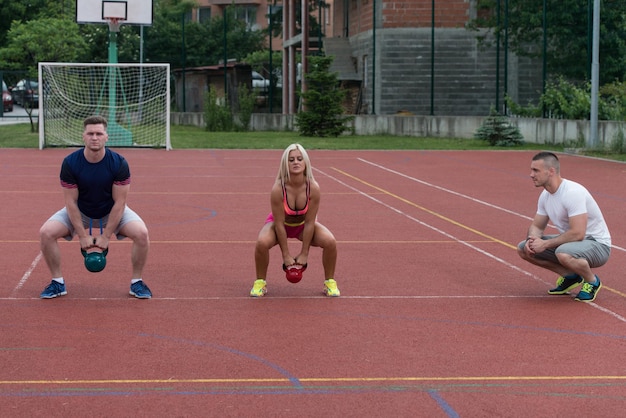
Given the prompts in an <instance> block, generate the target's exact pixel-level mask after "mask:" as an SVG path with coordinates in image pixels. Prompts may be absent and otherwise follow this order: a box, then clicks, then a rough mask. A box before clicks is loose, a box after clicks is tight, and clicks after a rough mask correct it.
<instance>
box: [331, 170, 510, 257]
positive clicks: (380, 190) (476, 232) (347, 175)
mask: <svg viewBox="0 0 626 418" xmlns="http://www.w3.org/2000/svg"><path fill="white" fill-rule="evenodd" d="M331 168H332V169H333V170H335V171H337V172H339V173H341V174H343V175H344V176H346V177H349V178H351V179H352V180H355V181H358V182H359V183H361V184H364V185H366V186H369V187H371V188H372V189H374V190H378V191H379V192H381V193H383V194H386V195H388V196H391V197H393V198H394V199H397V200H399V201H401V202H404V203H406V204H407V205H410V206H413V207H415V208H418V209H419V210H421V211H423V212H426V213H428V214H430V215H433V216H436V217H437V218H439V219H443V220H444V221H446V222H449V223H451V224H453V225H455V226H458V227H459V228H462V229H465V230H467V231H470V232H472V233H474V234H476V235H479V236H481V237H483V238H486V239H488V240H490V241H493V242H497V243H499V244H502V245H504V246H505V247H509V248H511V249H513V250H514V249H516V248H517V247H516V246H514V245H512V244H509V243H508V242H505V241H502V240H501V239H498V238H496V237H492V236H491V235H488V234H485V233H484V232H481V231H479V230H477V229H474V228H472V227H470V226H467V225H465V224H462V223H460V222H457V221H455V220H454V219H451V218H448V217H447V216H444V215H442V214H440V213H437V212H435V211H433V210H430V209H428V208H425V207H424V206H420V205H418V204H417V203H415V202H412V201H410V200H408V199H405V198H403V197H401V196H398V195H397V194H395V193H392V192H390V191H388V190H385V189H383V188H381V187H378V186H375V185H373V184H372V183H368V182H367V181H365V180H362V179H360V178H358V177H355V176H353V175H352V174H348V173H346V172H345V171H343V170H340V169H338V168H335V167H331ZM385 206H386V205H385ZM388 207H389V208H391V206H388ZM394 210H395V211H396V212H398V211H399V210H397V209H395V208H394ZM400 213H403V212H401V211H400ZM424 225H425V224H424ZM431 229H434V228H431ZM445 235H446V236H449V237H452V236H451V235H448V234H445ZM455 239H456V238H455ZM458 241H460V240H458ZM463 242H467V241H463Z"/></svg>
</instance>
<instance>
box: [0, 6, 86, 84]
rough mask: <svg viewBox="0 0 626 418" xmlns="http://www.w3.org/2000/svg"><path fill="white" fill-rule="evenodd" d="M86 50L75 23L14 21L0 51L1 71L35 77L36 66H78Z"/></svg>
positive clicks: (47, 20) (46, 19) (44, 19)
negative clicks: (59, 63)
mask: <svg viewBox="0 0 626 418" xmlns="http://www.w3.org/2000/svg"><path fill="white" fill-rule="evenodd" d="M86 50H87V44H86V43H85V40H84V39H83V37H82V36H81V34H80V31H79V28H78V25H77V24H76V23H75V22H72V21H68V20H66V19H58V18H42V19H37V20H31V21H28V22H26V23H21V22H18V21H14V22H13V24H12V25H11V29H10V30H9V32H8V34H7V46H6V47H5V48H2V49H0V68H8V69H24V68H28V69H29V71H30V72H31V73H32V74H36V72H37V64H38V63H39V62H45V61H70V62H79V61H81V60H83V58H84V55H83V54H84V53H85V51H86Z"/></svg>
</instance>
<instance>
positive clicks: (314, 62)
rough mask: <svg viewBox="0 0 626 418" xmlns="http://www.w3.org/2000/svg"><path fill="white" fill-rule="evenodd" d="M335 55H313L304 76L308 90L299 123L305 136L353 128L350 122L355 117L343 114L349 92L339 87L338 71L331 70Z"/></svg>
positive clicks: (298, 115) (337, 132)
mask: <svg viewBox="0 0 626 418" xmlns="http://www.w3.org/2000/svg"><path fill="white" fill-rule="evenodd" d="M332 62H333V57H332V56H331V57H327V56H314V57H310V58H309V63H310V71H309V72H308V73H307V74H306V75H305V76H304V77H305V80H306V82H307V85H308V90H307V91H306V92H304V93H301V97H302V98H303V99H304V109H305V110H303V111H301V112H299V113H298V114H296V125H298V129H299V130H300V135H303V136H319V137H326V136H339V135H341V134H342V133H343V132H345V131H347V130H349V128H348V127H347V126H346V122H349V121H350V120H352V119H353V117H351V116H342V114H343V107H342V106H341V103H342V101H343V99H344V97H345V91H344V90H342V89H341V88H339V81H338V80H337V74H336V73H331V72H330V65H331V64H332Z"/></svg>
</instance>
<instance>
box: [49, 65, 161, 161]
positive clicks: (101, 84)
mask: <svg viewBox="0 0 626 418" xmlns="http://www.w3.org/2000/svg"><path fill="white" fill-rule="evenodd" d="M169 80H170V67H169V64H80V63H56V62H55V63H51V62H45V63H43V62H42V63H39V148H40V149H42V148H44V147H55V146H60V147H67V146H82V145H83V141H82V132H83V126H82V122H83V120H84V119H85V118H86V117H88V116H93V115H100V116H104V117H106V118H107V120H108V133H109V141H108V143H107V146H111V147H152V148H163V147H164V148H166V149H171V143H170V88H169V86H170V84H169Z"/></svg>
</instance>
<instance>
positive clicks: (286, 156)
mask: <svg viewBox="0 0 626 418" xmlns="http://www.w3.org/2000/svg"><path fill="white" fill-rule="evenodd" d="M270 204H271V208H272V212H271V213H270V214H269V215H268V217H267V219H266V220H265V225H263V227H262V228H261V231H260V232H259V236H258V238H257V242H256V247H255V251H254V260H255V264H256V277H257V279H256V280H255V282H254V286H253V287H252V290H251V291H250V296H252V297H261V296H264V295H265V294H266V293H267V283H266V276H267V268H268V266H269V261H270V249H271V248H273V247H274V246H275V245H277V244H278V245H279V246H280V250H281V253H282V257H283V265H284V266H286V267H289V266H293V265H300V266H306V265H307V262H308V258H309V250H310V248H311V246H314V247H320V248H322V264H323V266H324V275H325V279H326V280H324V294H325V295H326V296H335V297H336V296H339V294H340V293H339V289H338V288H337V282H336V281H335V279H334V275H335V265H336V262H337V241H336V240H335V237H334V235H333V234H332V232H330V231H329V230H328V228H326V227H325V226H324V225H322V224H321V223H319V222H317V212H318V210H319V206H320V187H319V184H318V183H317V182H316V181H315V179H314V178H313V169H312V167H311V162H310V160H309V156H308V154H307V152H306V150H305V149H304V148H303V147H302V145H300V144H291V145H289V146H288V147H287V148H286V149H285V151H284V152H283V156H282V158H281V160H280V168H279V170H278V175H277V176H276V181H275V182H274V185H273V187H272V191H271V193H270ZM289 238H295V239H298V240H300V241H301V242H302V247H301V248H300V252H299V253H297V254H291V253H290V252H289V245H288V243H287V240H288V239H289Z"/></svg>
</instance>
